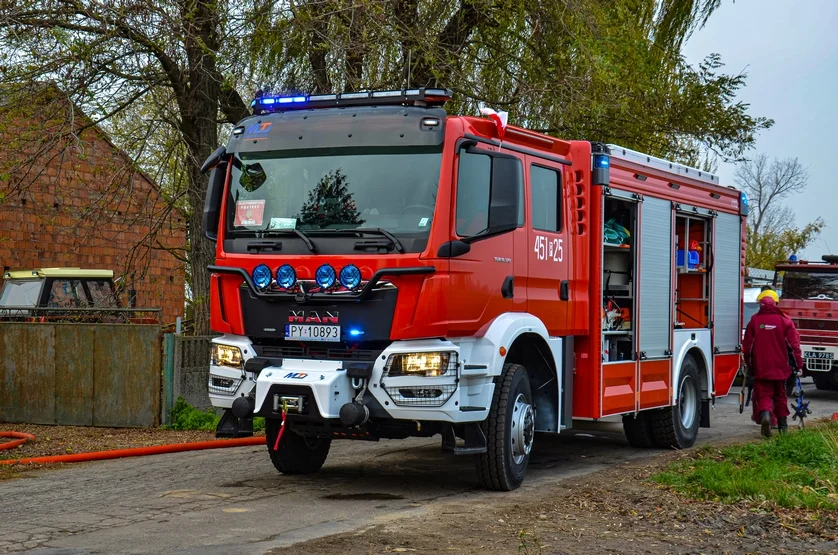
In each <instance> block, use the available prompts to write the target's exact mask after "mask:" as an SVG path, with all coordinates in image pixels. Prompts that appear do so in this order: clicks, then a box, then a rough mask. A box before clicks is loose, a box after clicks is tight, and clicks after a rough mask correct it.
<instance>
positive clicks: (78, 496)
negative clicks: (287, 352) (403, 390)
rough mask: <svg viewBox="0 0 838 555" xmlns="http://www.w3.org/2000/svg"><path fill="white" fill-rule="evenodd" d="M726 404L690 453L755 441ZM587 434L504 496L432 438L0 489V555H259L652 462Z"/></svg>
mask: <svg viewBox="0 0 838 555" xmlns="http://www.w3.org/2000/svg"><path fill="white" fill-rule="evenodd" d="M806 395H807V398H809V399H810V400H811V402H812V409H813V412H814V414H813V416H814V417H818V416H829V415H831V414H832V413H833V412H836V411H838V392H819V391H815V389H814V387H813V386H812V385H811V383H810V384H808V385H807V386H806ZM737 402H738V401H737V398H736V397H735V396H730V397H728V398H725V399H720V400H719V402H718V403H717V405H716V409H715V410H714V411H713V413H712V416H711V422H712V425H713V427H712V428H710V429H702V430H700V432H699V445H700V444H702V443H706V442H710V441H714V440H719V439H724V438H729V437H734V436H740V435H742V436H752V437H755V436H757V435H758V428H757V426H756V425H754V424H752V423H750V422H749V421H748V419H747V418H746V416H745V415H740V414H739V412H738V408H737ZM587 427H589V426H586V428H587ZM596 427H597V428H599V429H597V430H589V429H586V430H579V429H577V430H573V431H569V432H567V433H565V432H563V433H562V434H561V435H558V436H539V437H538V438H537V440H536V447H535V451H534V456H533V459H532V461H531V463H530V470H529V473H528V476H527V479H526V481H525V483H524V485H523V486H522V488H521V489H520V490H518V491H517V492H512V493H508V494H504V493H494V492H485V491H482V490H479V489H478V488H477V483H476V480H475V478H474V472H473V467H472V461H471V460H469V459H466V458H454V457H452V456H448V455H444V454H442V453H441V452H440V449H439V441H438V439H437V438H434V439H430V440H428V439H423V440H402V441H381V442H379V443H369V442H336V443H334V444H333V446H332V452H331V454H330V456H329V459H328V460H327V462H326V465H325V466H324V467H323V470H322V471H321V472H319V473H318V474H314V475H311V476H306V477H293V476H282V475H280V474H279V473H277V472H276V470H274V468H273V466H272V465H271V463H270V461H269V460H268V456H267V452H266V449H265V448H264V447H242V448H235V449H223V450H212V451H196V452H190V453H178V454H171V455H159V456H154V457H142V458H135V459H123V460H116V461H105V462H95V463H86V464H81V465H77V466H68V467H66V468H62V469H59V470H51V471H44V472H39V473H37V474H34V473H33V474H27V475H26V476H27V477H26V478H21V479H17V480H11V481H7V482H0V500H2V504H0V552H11V551H24V552H27V553H44V554H51V555H53V554H59V553H60V554H70V553H73V554H75V553H138V554H139V553H196V554H197V553H201V554H216V553H217V554H228V553H236V554H237V555H250V554H262V553H265V552H266V551H268V550H270V549H273V548H276V547H283V546H288V545H291V544H293V543H295V542H299V541H305V540H309V539H313V538H317V537H321V536H324V535H329V534H333V533H337V532H344V531H349V530H354V529H359V528H362V527H364V526H367V525H369V524H371V523H374V522H381V521H382V520H386V519H388V518H394V517H401V516H405V515H408V516H409V515H410V514H411V511H412V512H417V513H419V512H422V511H424V510H427V508H428V507H431V506H433V504H434V503H437V502H442V501H445V502H451V501H458V502H462V503H463V506H464V507H466V509H464V510H468V509H467V507H468V506H469V504H470V503H473V504H485V503H487V502H489V503H490V502H491V500H492V496H503V495H512V496H519V497H520V498H522V499H524V498H525V497H526V495H527V491H528V490H530V489H531V488H538V487H542V486H544V485H545V484H549V483H553V482H556V481H558V480H561V479H563V478H567V477H570V476H574V475H579V474H586V473H590V472H594V471H597V470H600V469H602V468H604V467H607V466H609V465H614V464H617V463H621V462H624V461H628V460H633V459H638V460H639V459H642V458H644V457H650V456H654V455H655V453H657V452H656V451H654V450H638V449H633V448H631V447H629V446H628V444H627V443H626V441H625V439H624V438H623V435H622V433H621V428H620V426H619V425H616V424H608V423H606V424H599V425H597V426H596ZM638 462H640V461H638ZM291 552H293V550H291Z"/></svg>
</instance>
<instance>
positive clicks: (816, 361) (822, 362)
mask: <svg viewBox="0 0 838 555" xmlns="http://www.w3.org/2000/svg"><path fill="white" fill-rule="evenodd" d="M806 368H808V369H809V370H811V371H813V372H828V371H829V370H830V369H831V368H832V361H831V360H827V359H825V358H807V359H806Z"/></svg>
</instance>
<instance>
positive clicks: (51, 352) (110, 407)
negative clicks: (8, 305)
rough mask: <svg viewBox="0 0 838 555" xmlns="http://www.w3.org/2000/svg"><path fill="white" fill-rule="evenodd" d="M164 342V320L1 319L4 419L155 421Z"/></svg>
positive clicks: (116, 424)
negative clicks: (93, 321) (105, 321)
mask: <svg viewBox="0 0 838 555" xmlns="http://www.w3.org/2000/svg"><path fill="white" fill-rule="evenodd" d="M145 312H153V311H145ZM160 347H161V330H160V325H159V324H111V323H67V322H49V321H48V322H43V323H30V322H0V372H2V374H0V420H4V421H7V422H31V423H35V424H63V425H77V426H114V427H132V426H156V425H158V424H159V423H160V409H161V406H160V391H161V370H162V368H161V367H162V364H161V360H160V358H161V357H160V354H161V348H160Z"/></svg>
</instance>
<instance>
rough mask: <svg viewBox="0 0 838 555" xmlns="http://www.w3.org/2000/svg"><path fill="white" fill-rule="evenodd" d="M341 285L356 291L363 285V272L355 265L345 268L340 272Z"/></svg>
mask: <svg viewBox="0 0 838 555" xmlns="http://www.w3.org/2000/svg"><path fill="white" fill-rule="evenodd" d="M340 284H341V285H343V286H344V287H346V288H347V289H355V288H356V287H358V285H360V284H361V270H359V269H358V267H357V266H356V265H355V264H350V265H348V266H344V267H343V268H341V270H340Z"/></svg>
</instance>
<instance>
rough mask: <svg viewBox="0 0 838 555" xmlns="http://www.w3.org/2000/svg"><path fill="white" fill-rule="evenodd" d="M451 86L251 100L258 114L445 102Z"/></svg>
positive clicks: (437, 104)
mask: <svg viewBox="0 0 838 555" xmlns="http://www.w3.org/2000/svg"><path fill="white" fill-rule="evenodd" d="M451 95H452V93H451V91H449V90H447V89H429V88H424V87H423V88H421V89H405V90H399V91H361V92H348V93H342V94H314V95H308V96H304V95H299V94H296V95H291V96H274V95H265V96H257V97H256V98H255V99H253V102H251V103H250V106H251V108H253V113H254V114H267V113H271V112H284V111H287V110H311V109H315V108H339V107H343V106H382V105H399V104H402V105H409V106H442V105H443V104H445V103H446V102H448V101H449V100H451Z"/></svg>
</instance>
